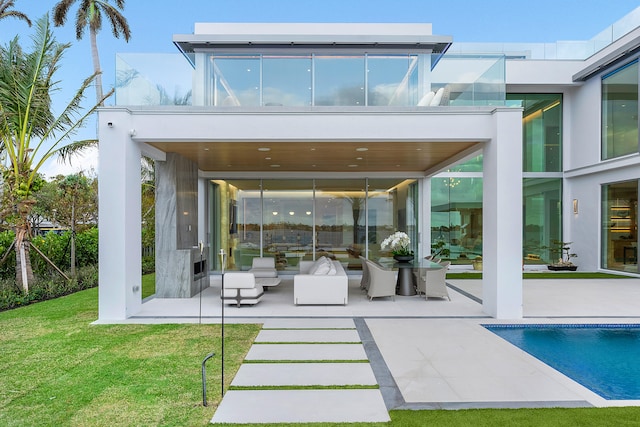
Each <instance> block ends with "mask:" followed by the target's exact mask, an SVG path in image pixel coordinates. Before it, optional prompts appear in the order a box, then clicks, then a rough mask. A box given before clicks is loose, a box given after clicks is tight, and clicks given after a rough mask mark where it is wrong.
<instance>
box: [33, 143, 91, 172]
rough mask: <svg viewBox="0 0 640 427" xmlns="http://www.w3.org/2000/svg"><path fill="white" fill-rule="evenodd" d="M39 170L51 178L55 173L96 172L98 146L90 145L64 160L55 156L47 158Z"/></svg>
mask: <svg viewBox="0 0 640 427" xmlns="http://www.w3.org/2000/svg"><path fill="white" fill-rule="evenodd" d="M40 172H41V173H42V174H43V175H44V176H45V177H46V178H47V179H51V178H53V177H54V176H56V175H71V174H74V173H78V172H85V173H86V174H89V175H91V174H97V172H98V147H91V148H88V149H86V150H84V151H83V152H82V153H80V154H77V155H75V156H72V157H71V159H68V160H67V161H66V162H63V161H62V160H60V159H59V158H58V157H57V156H54V157H52V158H51V159H49V160H48V161H47V162H46V163H45V164H44V165H43V166H42V169H40Z"/></svg>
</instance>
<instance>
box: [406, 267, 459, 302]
mask: <svg viewBox="0 0 640 427" xmlns="http://www.w3.org/2000/svg"><path fill="white" fill-rule="evenodd" d="M450 264H451V262H450V261H444V262H441V263H440V266H442V268H439V269H437V270H425V269H421V270H417V271H416V272H415V277H416V284H417V289H416V290H417V292H418V294H424V296H425V298H429V297H434V298H447V299H448V300H449V301H451V298H450V297H449V291H447V283H446V281H445V279H446V276H447V270H448V269H449V265H450Z"/></svg>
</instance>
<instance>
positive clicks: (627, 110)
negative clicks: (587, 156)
mask: <svg viewBox="0 0 640 427" xmlns="http://www.w3.org/2000/svg"><path fill="white" fill-rule="evenodd" d="M637 152H638V63H637V62H634V63H632V64H630V65H627V66H625V67H623V68H621V69H619V70H617V71H615V72H613V73H611V74H609V75H607V76H605V77H604V78H603V79H602V158H603V159H610V158H613V157H618V156H623V155H626V154H631V153H637Z"/></svg>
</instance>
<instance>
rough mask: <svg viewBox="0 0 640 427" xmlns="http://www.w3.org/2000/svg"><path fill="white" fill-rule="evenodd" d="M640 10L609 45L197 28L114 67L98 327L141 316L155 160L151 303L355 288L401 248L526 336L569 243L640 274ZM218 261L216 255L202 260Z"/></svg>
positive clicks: (348, 29) (360, 30)
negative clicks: (433, 256)
mask: <svg viewBox="0 0 640 427" xmlns="http://www.w3.org/2000/svg"><path fill="white" fill-rule="evenodd" d="M639 26H640V8H638V9H636V10H635V11H633V12H632V13H631V14H629V15H628V16H626V17H624V18H623V19H621V20H620V21H619V22H617V23H615V24H613V25H612V26H611V27H610V28H608V29H606V30H605V31H603V32H602V33H601V34H599V35H597V36H596V37H594V38H593V39H592V40H588V41H581V42H577V41H576V42H557V43H554V44H548V43H547V44H526V45H525V44H509V43H503V44H499V45H498V44H488V45H480V44H465V43H456V42H454V41H453V39H452V38H451V37H449V36H437V35H433V34H432V26H431V24H309V23H304V24H302V23H301V24H273V23H271V24H257V23H251V24H248V23H234V24H231V23H199V24H196V25H195V31H194V33H193V34H186V35H183V34H179V35H175V36H174V38H173V42H174V44H175V46H176V47H177V49H178V50H179V52H178V53H176V54H175V55H169V54H162V55H155V54H137V55H134V54H126V55H124V54H122V55H118V57H117V60H116V65H117V82H116V100H115V101H116V105H115V106H110V107H104V108H102V109H101V110H100V113H99V125H98V126H99V129H98V132H99V139H100V164H99V174H100V183H99V185H100V190H99V191H100V286H99V317H100V320H103V321H108V320H122V319H126V318H128V317H130V316H133V315H135V314H136V313H137V312H138V311H139V310H140V308H141V305H142V298H141V292H140V291H141V274H140V271H141V236H140V235H141V219H140V218H141V210H140V196H141V195H140V169H141V168H140V160H141V156H148V157H150V158H152V159H154V160H155V164H156V198H157V201H156V297H159V298H190V297H192V296H193V295H194V294H196V293H197V292H198V287H197V286H196V285H195V283H196V281H197V280H198V278H199V277H202V276H203V275H204V276H207V275H209V274H217V273H219V272H220V271H221V270H222V265H221V259H220V257H219V256H218V254H219V253H220V252H221V251H222V252H224V253H225V254H226V255H227V257H226V258H225V261H224V262H225V266H224V268H225V269H227V270H246V269H248V268H249V267H250V266H251V260H252V258H254V257H256V256H272V257H275V259H276V264H277V266H278V270H279V274H281V275H286V274H295V272H296V271H297V269H298V263H299V262H300V260H302V259H315V258H316V257H317V256H319V255H329V256H330V257H332V258H335V259H337V260H340V261H341V262H342V264H343V266H344V267H345V269H346V270H347V272H353V274H360V273H361V272H360V271H359V268H360V265H361V262H360V259H359V256H364V257H366V258H369V259H378V258H380V257H381V256H385V255H387V254H386V253H385V252H384V250H382V248H381V247H380V246H381V242H382V241H383V240H384V239H385V238H386V237H387V236H389V235H390V234H392V233H393V232H395V231H398V230H400V231H405V232H406V233H407V234H408V235H409V236H410V238H411V242H412V245H413V250H414V252H415V253H416V256H418V257H422V256H425V255H428V254H430V253H432V251H434V250H435V251H440V250H442V249H444V250H445V251H444V253H443V255H442V256H443V257H444V258H447V259H449V260H451V261H452V263H453V264H457V265H470V264H471V263H472V261H473V260H474V259H476V258H477V257H479V256H481V257H482V261H483V284H482V287H483V298H482V300H483V309H484V311H485V312H486V313H487V314H489V315H491V316H493V317H496V318H505V319H506V318H509V319H517V318H520V317H521V316H522V270H523V266H524V265H525V264H527V265H528V264H531V263H533V264H539V265H542V266H544V265H545V264H547V263H550V262H553V261H554V259H556V258H557V257H558V254H556V253H554V252H552V251H550V250H549V246H553V242H554V241H564V242H572V245H571V252H572V253H573V252H574V253H576V254H578V258H575V259H574V260H573V261H574V262H575V263H576V264H577V265H578V266H579V269H580V270H581V271H608V272H618V273H620V274H629V275H637V274H638V273H639V270H638V262H637V246H638V183H639V181H640V142H639V133H638V127H639V125H638V124H639V119H638V115H639V114H638V113H639V105H638V92H639V85H640V65H639V62H638V58H639V57H640V27H639ZM202 249H204V250H202Z"/></svg>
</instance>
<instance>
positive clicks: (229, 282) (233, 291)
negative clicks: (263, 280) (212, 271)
mask: <svg viewBox="0 0 640 427" xmlns="http://www.w3.org/2000/svg"><path fill="white" fill-rule="evenodd" d="M222 282H223V284H224V289H223V292H222V295H221V298H222V300H223V301H224V303H225V304H236V305H237V306H238V307H240V304H257V303H258V302H260V300H261V299H262V295H263V294H264V288H263V287H262V285H259V284H256V278H255V276H254V275H253V273H246V272H230V273H226V274H224V275H223V276H222Z"/></svg>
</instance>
